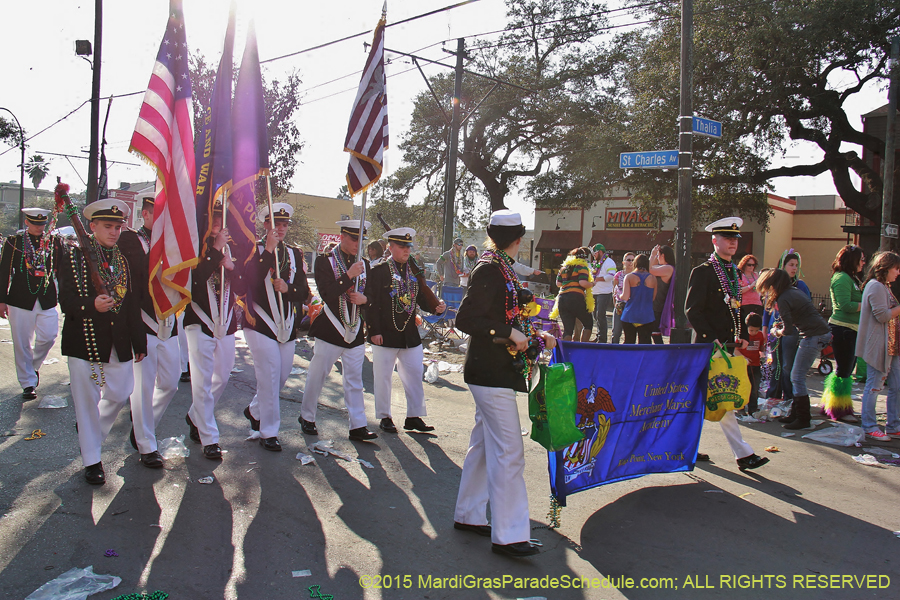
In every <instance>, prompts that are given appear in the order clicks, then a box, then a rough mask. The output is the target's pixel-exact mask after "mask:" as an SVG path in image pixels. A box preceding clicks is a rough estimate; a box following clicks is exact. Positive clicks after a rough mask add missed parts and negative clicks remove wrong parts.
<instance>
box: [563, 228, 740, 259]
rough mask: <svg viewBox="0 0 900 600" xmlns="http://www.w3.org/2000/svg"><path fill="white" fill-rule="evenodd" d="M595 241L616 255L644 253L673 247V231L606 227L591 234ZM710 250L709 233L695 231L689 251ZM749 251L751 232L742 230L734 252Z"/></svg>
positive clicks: (592, 239)
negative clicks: (656, 247) (655, 248)
mask: <svg viewBox="0 0 900 600" xmlns="http://www.w3.org/2000/svg"><path fill="white" fill-rule="evenodd" d="M597 243H600V244H603V245H604V246H606V250H607V252H609V253H611V254H614V255H617V256H621V255H622V254H624V253H626V252H640V253H645V254H646V253H647V252H650V251H651V250H652V249H653V246H656V245H657V244H659V245H665V246H672V247H673V248H675V232H674V231H671V230H670V231H647V230H637V231H635V230H630V231H610V230H608V229H606V230H602V231H594V233H593V234H592V235H591V243H590V244H589V245H590V246H593V245H594V244H597ZM573 248H574V246H573ZM712 251H713V247H712V238H711V236H710V234H709V233H707V232H705V231H695V232H694V235H693V237H692V238H691V253H692V254H698V253H702V254H709V253H711V252H712ZM750 252H753V233H752V232H742V233H741V239H740V241H739V242H738V249H737V252H736V254H737V255H739V256H742V255H744V254H747V253H750Z"/></svg>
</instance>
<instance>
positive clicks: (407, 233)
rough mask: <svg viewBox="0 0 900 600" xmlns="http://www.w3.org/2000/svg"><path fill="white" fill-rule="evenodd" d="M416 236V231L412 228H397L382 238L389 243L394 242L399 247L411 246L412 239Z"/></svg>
mask: <svg viewBox="0 0 900 600" xmlns="http://www.w3.org/2000/svg"><path fill="white" fill-rule="evenodd" d="M415 236H416V230H415V229H413V228H412V227H397V228H396V229H391V230H390V231H388V232H387V233H385V234H384V235H383V236H382V237H383V238H384V239H386V240H387V241H389V242H394V243H395V244H399V245H400V246H412V245H413V238H414V237H415Z"/></svg>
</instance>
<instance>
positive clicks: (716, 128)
mask: <svg viewBox="0 0 900 600" xmlns="http://www.w3.org/2000/svg"><path fill="white" fill-rule="evenodd" d="M693 121H694V126H693V130H694V133H696V134H697V135H705V136H707V137H712V138H721V137H722V123H720V122H719V121H713V120H712V119H704V118H703V117H694V119H693Z"/></svg>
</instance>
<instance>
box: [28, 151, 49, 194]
mask: <svg viewBox="0 0 900 600" xmlns="http://www.w3.org/2000/svg"><path fill="white" fill-rule="evenodd" d="M25 172H26V173H28V176H29V177H30V178H31V182H32V183H33V184H34V189H38V186H40V185H41V182H42V181H43V180H44V178H45V177H46V176H47V175H49V174H50V161H48V160H45V159H44V157H43V156H41V155H40V154H35V155H34V156H32V157H31V158H30V159H29V160H28V162H27V163H26V164H25Z"/></svg>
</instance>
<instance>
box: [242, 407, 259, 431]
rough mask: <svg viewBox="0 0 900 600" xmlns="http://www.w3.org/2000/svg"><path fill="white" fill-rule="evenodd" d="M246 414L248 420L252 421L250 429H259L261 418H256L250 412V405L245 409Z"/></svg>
mask: <svg viewBox="0 0 900 600" xmlns="http://www.w3.org/2000/svg"><path fill="white" fill-rule="evenodd" d="M244 416H245V417H247V420H248V421H250V429H252V430H253V431H259V419H254V418H253V415H251V414H250V407H249V406H248V407H247V408H245V409H244Z"/></svg>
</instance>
